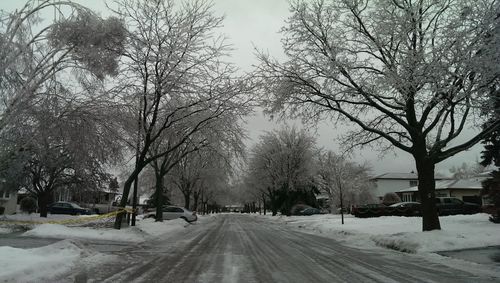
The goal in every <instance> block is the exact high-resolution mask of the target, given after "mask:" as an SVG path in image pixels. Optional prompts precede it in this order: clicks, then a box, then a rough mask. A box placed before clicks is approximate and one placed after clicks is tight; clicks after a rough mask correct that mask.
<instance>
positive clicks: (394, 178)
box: [370, 172, 448, 201]
mask: <svg viewBox="0 0 500 283" xmlns="http://www.w3.org/2000/svg"><path fill="white" fill-rule="evenodd" d="M446 179H448V178H443V177H436V180H446ZM370 181H372V182H373V183H374V189H373V191H372V192H373V195H374V196H375V197H376V198H377V199H378V200H380V201H381V200H382V199H383V197H384V195H385V194H387V193H396V192H399V191H401V190H403V189H407V188H409V187H415V186H417V185H418V175H417V173H415V172H411V173H384V174H381V175H378V176H375V177H373V178H371V179H370Z"/></svg>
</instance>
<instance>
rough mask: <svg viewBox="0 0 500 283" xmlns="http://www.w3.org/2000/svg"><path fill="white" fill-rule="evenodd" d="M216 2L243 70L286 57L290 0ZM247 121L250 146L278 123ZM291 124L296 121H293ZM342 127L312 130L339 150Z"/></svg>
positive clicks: (368, 156)
mask: <svg viewBox="0 0 500 283" xmlns="http://www.w3.org/2000/svg"><path fill="white" fill-rule="evenodd" d="M24 2H25V1H24V0H1V1H0V9H4V10H7V11H11V10H13V9H15V8H18V7H20V6H22V5H23V4H24ZM75 2H79V3H81V4H84V5H85V6H87V7H89V8H92V9H94V10H96V11H98V12H100V13H101V14H102V15H108V14H109V12H108V11H106V6H105V5H104V1H102V0H77V1H75ZM108 2H109V3H112V2H111V1H108ZM213 3H214V9H215V12H216V13H217V14H219V15H225V21H224V27H223V29H222V32H223V33H224V34H226V36H227V37H228V40H229V43H231V44H232V45H233V47H234V52H233V57H232V61H233V62H234V63H235V64H236V65H237V66H238V67H239V68H240V69H241V70H243V71H250V70H251V69H252V65H253V64H256V63H257V61H256V59H255V54H254V53H255V52H254V46H255V47H257V48H259V49H260V50H264V51H267V52H269V54H271V55H273V56H275V57H277V58H283V52H282V50H281V42H280V37H281V35H280V34H279V30H280V28H281V27H282V26H283V25H284V20H285V19H286V18H287V17H288V14H289V11H288V2H287V0H214V1H213ZM247 123H248V124H247V129H248V134H249V137H250V139H249V141H248V142H247V144H248V146H251V145H252V144H254V143H255V141H257V140H258V137H259V136H260V135H261V134H262V133H263V131H266V130H271V129H273V128H276V127H278V126H279V124H278V123H277V122H274V121H269V120H268V119H267V118H265V117H264V116H263V115H262V114H261V113H256V115H255V116H253V117H249V118H248V121H247ZM288 123H289V124H294V123H293V122H290V121H289V122H288ZM295 124H297V122H295ZM298 126H300V125H298ZM339 127H340V126H339ZM339 127H337V126H335V125H333V124H332V123H331V122H328V121H325V122H324V123H321V124H320V125H318V126H317V129H314V130H313V131H312V133H314V134H316V136H317V140H318V145H319V146H321V147H325V148H327V149H333V150H338V148H339V146H338V141H337V140H336V136H337V134H336V133H338V132H341V131H342V128H339ZM481 150H482V146H481V145H476V146H475V147H474V148H473V149H471V150H469V151H466V152H462V153H460V154H458V155H457V156H455V157H453V158H451V159H448V160H447V161H445V162H443V163H441V164H439V165H438V171H439V172H441V173H443V174H449V170H448V169H449V168H450V167H452V166H453V165H455V166H459V165H461V164H462V163H463V162H467V163H472V162H475V161H476V160H477V159H479V157H480V152H481ZM353 159H354V160H355V161H357V162H359V163H363V162H369V163H370V164H371V166H372V168H373V173H374V174H379V173H385V172H410V171H412V170H415V166H414V163H413V160H412V158H411V157H410V156H409V155H408V154H407V153H404V152H401V151H396V152H395V153H389V154H386V155H385V156H384V157H380V153H379V152H378V151H376V150H372V149H366V150H359V151H356V155H355V156H354V157H353Z"/></svg>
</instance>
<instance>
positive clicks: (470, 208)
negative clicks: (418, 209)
mask: <svg viewBox="0 0 500 283" xmlns="http://www.w3.org/2000/svg"><path fill="white" fill-rule="evenodd" d="M436 207H437V210H438V213H439V215H453V214H474V213H479V212H480V211H481V207H480V206H479V204H476V203H470V202H464V201H462V200H460V199H458V198H453V197H438V198H436Z"/></svg>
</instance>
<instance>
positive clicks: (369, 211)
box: [351, 203, 386, 218]
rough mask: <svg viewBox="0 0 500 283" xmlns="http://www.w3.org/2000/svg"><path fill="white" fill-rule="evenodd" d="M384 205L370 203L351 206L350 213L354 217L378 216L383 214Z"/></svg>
mask: <svg viewBox="0 0 500 283" xmlns="http://www.w3.org/2000/svg"><path fill="white" fill-rule="evenodd" d="M385 209H386V206H385V205H383V204H381V203H371V204H363V205H356V206H352V208H351V214H352V215H354V216H355V217H361V218H364V217H379V216H382V215H385Z"/></svg>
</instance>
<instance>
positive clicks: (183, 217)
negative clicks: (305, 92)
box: [180, 216, 189, 222]
mask: <svg viewBox="0 0 500 283" xmlns="http://www.w3.org/2000/svg"><path fill="white" fill-rule="evenodd" d="M180 218H181V219H184V221H186V222H189V221H188V220H187V218H186V217H185V216H181V217H180Z"/></svg>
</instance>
